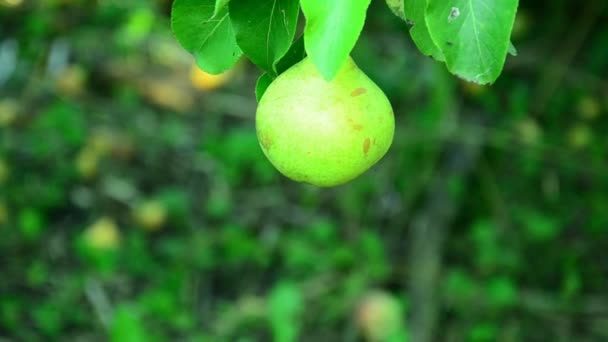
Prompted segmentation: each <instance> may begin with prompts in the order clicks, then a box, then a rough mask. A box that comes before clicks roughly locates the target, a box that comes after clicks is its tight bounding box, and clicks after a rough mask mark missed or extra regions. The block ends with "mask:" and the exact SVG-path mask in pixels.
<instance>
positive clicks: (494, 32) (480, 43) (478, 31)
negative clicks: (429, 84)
mask: <svg viewBox="0 0 608 342" xmlns="http://www.w3.org/2000/svg"><path fill="white" fill-rule="evenodd" d="M427 1H428V7H427V11H426V22H427V25H428V29H429V32H430V35H431V37H432V38H433V41H434V42H435V44H436V45H437V47H439V49H440V50H441V51H442V52H443V54H444V56H445V61H446V64H447V67H448V69H449V70H450V71H451V72H452V73H454V74H456V75H458V76H460V77H462V78H464V79H465V80H468V81H472V82H476V83H480V84H486V83H492V82H494V81H495V80H496V79H497V78H498V76H499V75H500V73H501V71H502V68H503V65H504V63H505V59H506V57H507V53H508V51H509V46H510V40H509V39H510V36H511V29H512V28H513V22H514V20H515V13H516V11H517V2H518V0H453V1H445V0H427Z"/></svg>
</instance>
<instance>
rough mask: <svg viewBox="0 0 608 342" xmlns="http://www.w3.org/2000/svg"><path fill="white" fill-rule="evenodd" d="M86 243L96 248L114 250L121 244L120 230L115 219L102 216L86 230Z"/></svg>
mask: <svg viewBox="0 0 608 342" xmlns="http://www.w3.org/2000/svg"><path fill="white" fill-rule="evenodd" d="M84 239H85V243H86V244H87V245H88V246H89V247H90V248H93V249H96V250H113V249H116V248H117V247H118V246H119V245H120V231H119V230H118V226H117V225H116V223H115V222H114V220H113V219H112V218H110V217H105V216H104V217H102V218H100V219H98V220H97V221H95V223H93V224H92V225H90V226H89V227H88V228H87V229H86V230H85V232H84Z"/></svg>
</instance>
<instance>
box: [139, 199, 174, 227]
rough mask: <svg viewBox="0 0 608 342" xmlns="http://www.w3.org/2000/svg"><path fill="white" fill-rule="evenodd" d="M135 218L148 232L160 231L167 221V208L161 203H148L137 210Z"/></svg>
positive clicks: (152, 201)
mask: <svg viewBox="0 0 608 342" xmlns="http://www.w3.org/2000/svg"><path fill="white" fill-rule="evenodd" d="M133 218H134V219H135V222H136V223H137V224H138V225H140V226H141V227H142V228H144V229H146V230H150V231H154V230H159V229H161V228H162V226H163V225H164V224H165V222H166V220H167V208H165V206H164V205H163V204H162V203H161V202H159V201H154V200H151V201H147V202H144V203H142V204H140V205H139V206H137V208H135V210H134V211H133Z"/></svg>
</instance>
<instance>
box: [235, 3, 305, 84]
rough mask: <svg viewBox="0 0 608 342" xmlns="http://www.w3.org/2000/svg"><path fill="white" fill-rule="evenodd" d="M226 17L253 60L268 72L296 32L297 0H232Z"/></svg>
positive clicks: (248, 55) (273, 68) (274, 71)
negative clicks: (228, 14)
mask: <svg viewBox="0 0 608 342" xmlns="http://www.w3.org/2000/svg"><path fill="white" fill-rule="evenodd" d="M228 7H230V18H231V20H232V24H233V27H234V31H235V33H236V40H237V42H238V44H239V46H240V47H241V49H243V52H244V53H245V55H247V57H249V59H251V61H252V62H253V63H255V64H256V65H257V66H259V67H260V68H262V69H263V70H265V71H266V72H268V73H269V74H271V75H276V69H275V65H276V63H277V62H278V61H279V60H280V59H281V57H283V56H284V55H285V53H286V52H287V50H288V49H289V47H290V46H291V43H292V41H293V38H294V36H295V33H296V24H297V22H298V14H299V11H300V7H299V5H298V0H258V1H251V0H232V1H230V4H229V5H228Z"/></svg>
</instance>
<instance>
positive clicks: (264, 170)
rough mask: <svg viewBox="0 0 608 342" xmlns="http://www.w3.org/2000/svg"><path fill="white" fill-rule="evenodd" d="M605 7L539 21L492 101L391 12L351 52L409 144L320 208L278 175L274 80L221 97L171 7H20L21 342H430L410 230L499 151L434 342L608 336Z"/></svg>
mask: <svg viewBox="0 0 608 342" xmlns="http://www.w3.org/2000/svg"><path fill="white" fill-rule="evenodd" d="M606 7H607V6H605V2H604V1H603V0H596V1H588V2H585V4H584V5H583V4H582V3H581V2H574V1H566V0H563V1H556V2H549V1H540V2H538V3H522V5H521V9H520V12H519V15H518V20H517V22H516V29H515V32H514V35H513V40H514V43H515V44H516V46H517V48H518V50H519V57H517V58H511V59H510V60H509V63H508V64H507V67H506V69H505V72H504V74H503V76H502V77H501V78H500V79H499V81H498V82H497V83H496V84H495V85H493V86H492V87H480V86H477V85H474V84H468V83H464V82H461V81H459V80H457V79H455V78H453V77H451V76H449V75H446V73H445V71H444V70H443V69H442V67H441V66H438V65H437V64H436V63H435V62H433V61H430V60H426V59H425V58H424V57H421V56H420V55H419V53H418V52H417V50H416V49H415V48H414V47H413V45H412V43H411V42H410V41H409V38H407V34H406V32H405V30H407V26H406V25H405V24H403V23H401V22H400V21H399V19H397V18H394V17H393V15H392V14H391V13H390V11H388V9H386V8H383V4H382V2H381V1H379V2H376V3H375V4H374V5H373V6H372V8H371V9H370V13H369V18H368V22H367V24H366V30H365V33H364V35H363V36H362V38H361V40H360V41H359V43H358V45H357V48H356V50H355V52H354V53H353V55H354V58H355V59H356V60H357V61H358V63H359V64H360V66H361V67H362V69H363V70H365V71H366V72H367V73H368V74H369V75H370V76H371V77H372V78H373V79H374V80H376V81H377V82H378V84H379V85H380V86H381V87H382V88H383V89H385V90H386V92H387V94H388V96H389V97H390V98H391V100H392V102H393V105H394V107H395V112H396V119H397V133H396V138H395V142H394V145H393V147H392V149H391V150H390V152H389V154H388V155H387V156H386V158H385V159H384V160H383V161H382V162H381V163H380V164H379V165H377V166H376V167H374V168H373V169H372V170H371V171H370V172H368V173H367V174H366V175H364V176H362V177H360V178H359V179H357V180H355V181H353V182H352V183H350V184H347V185H345V186H341V187H338V188H335V189H318V188H315V187H311V186H307V185H303V184H295V183H293V182H291V181H289V180H287V179H285V178H283V177H282V176H280V175H279V174H278V173H277V172H276V171H275V170H274V169H273V168H272V166H271V165H270V164H269V163H268V161H267V160H266V159H265V158H264V156H263V154H262V152H261V150H260V148H259V146H258V143H257V139H256V136H255V130H254V121H253V115H254V112H255V104H256V103H255V96H254V85H255V80H256V78H257V76H258V74H259V71H257V70H255V69H254V68H253V67H252V66H251V65H249V64H247V63H245V62H243V63H241V64H239V65H238V66H237V68H236V69H235V70H234V71H233V73H232V74H231V75H230V77H228V78H227V79H228V82H227V83H225V84H223V85H221V87H219V88H217V87H218V86H219V84H217V85H214V86H213V87H215V88H216V89H214V90H210V89H208V88H205V89H204V90H203V89H202V88H201V87H202V86H201V85H200V82H203V83H204V82H210V81H205V80H207V78H206V77H208V76H206V75H201V74H197V73H196V70H194V69H192V60H191V58H190V56H188V55H187V53H186V52H184V51H183V50H182V49H181V48H180V47H179V46H178V45H177V43H176V42H175V40H174V39H173V37H172V36H171V33H170V31H169V23H168V11H169V8H170V1H167V0H157V1H143V0H142V1H135V0H133V1H77V0H72V1H69V0H55V1H50V0H47V1H28V0H23V1H15V0H12V1H8V0H0V23H1V24H0V233H1V234H2V239H0V274H1V281H0V339H2V338H7V339H9V340H15V341H34V340H105V339H109V340H112V341H165V340H186V341H271V340H274V341H279V342H289V341H359V340H362V341H363V340H365V341H376V340H378V341H379V340H383V341H391V342H393V341H406V340H413V341H415V340H414V339H412V338H410V337H408V336H410V335H411V334H413V333H414V330H416V329H418V328H419V327H416V326H411V325H410V324H408V323H409V322H410V321H411V320H412V319H414V318H415V317H417V315H418V314H419V311H418V309H419V308H418V307H417V306H416V305H414V303H415V300H416V298H412V297H411V294H410V291H409V284H410V283H411V282H414V281H415V280H416V279H418V278H419V277H421V275H422V274H424V271H425V269H424V262H425V261H426V260H417V258H416V256H415V255H411V254H410V253H409V251H410V250H413V248H412V244H413V243H414V242H413V241H412V239H411V238H410V232H411V227H412V225H413V221H414V220H415V218H416V217H418V216H419V215H420V214H421V213H422V214H425V212H424V211H425V210H427V209H425V208H427V206H425V203H426V201H427V198H428V189H429V186H430V184H432V183H433V180H436V179H438V178H439V177H444V176H446V174H445V173H443V171H442V170H443V169H442V165H443V162H444V161H445V160H446V159H447V160H449V159H453V160H456V161H460V160H464V159H463V158H462V156H460V155H458V154H454V153H452V154H450V153H448V151H451V150H450V149H449V148H448V147H449V146H452V145H453V144H459V143H461V142H463V141H467V139H469V138H470V137H471V136H472V135H476V134H477V133H478V132H482V136H481V137H480V138H481V140H482V147H481V152H480V154H479V156H478V157H477V158H476V159H474V160H472V161H468V163H470V171H469V172H468V173H467V174H466V175H465V177H461V178H454V179H450V180H449V182H448V183H446V184H449V189H448V190H449V191H448V192H447V193H448V194H449V196H447V197H449V198H447V199H446V201H448V202H446V203H451V205H453V206H454V207H455V208H457V209H456V212H455V213H454V215H453V216H452V217H451V218H450V220H449V221H448V222H447V223H446V224H445V227H442V230H441V232H442V233H441V237H442V241H443V242H442V243H441V250H440V253H441V255H440V260H441V271H440V273H439V276H438V278H437V279H435V280H434V281H435V283H436V285H437V286H436V288H429V291H434V292H433V295H434V296H435V297H436V298H437V301H436V302H433V303H428V305H429V306H436V309H437V317H436V318H437V324H436V326H435V328H434V329H433V335H434V336H435V339H436V340H455V341H547V340H562V341H571V340H574V341H601V340H606V339H608V311H607V310H608V309H607V308H608V296H607V293H606V289H608V263H606V259H607V258H608V254H607V251H608V236H607V234H608V210H607V208H608V165H607V159H606V155H607V153H608V140H607V139H606V134H604V132H605V131H606V130H607V129H608V119H607V117H608V100H607V98H608V80H606V75H608V27H607V26H606V25H602V23H605V22H606V20H607V19H608V10H607V8H606ZM564 22H568V23H570V24H571V25H563V23H564ZM195 80H196V81H195ZM222 82H225V81H222ZM214 84H215V83H214ZM462 118H467V120H462ZM431 197H432V196H431ZM440 208H441V206H440ZM426 214H428V215H429V216H430V217H437V216H439V215H440V214H439V213H433V212H430V213H426ZM436 228H438V227H430V228H429V230H432V229H436ZM428 239H429V241H430V240H431V239H433V236H432V235H431V234H429V237H428ZM418 262H419V263H418Z"/></svg>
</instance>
